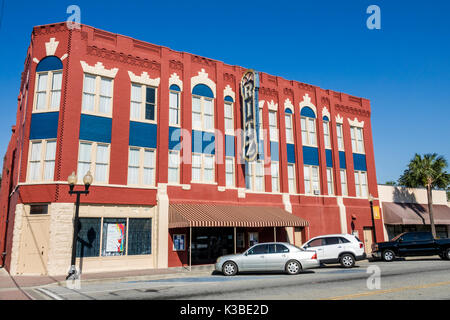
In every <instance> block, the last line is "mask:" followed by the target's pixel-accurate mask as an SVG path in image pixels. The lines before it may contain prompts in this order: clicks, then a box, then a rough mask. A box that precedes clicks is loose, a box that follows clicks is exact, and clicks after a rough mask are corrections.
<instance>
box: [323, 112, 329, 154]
mask: <svg viewBox="0 0 450 320" xmlns="http://www.w3.org/2000/svg"><path fill="white" fill-rule="evenodd" d="M323 140H324V143H325V148H326V149H331V137H330V119H328V117H327V116H324V117H323Z"/></svg>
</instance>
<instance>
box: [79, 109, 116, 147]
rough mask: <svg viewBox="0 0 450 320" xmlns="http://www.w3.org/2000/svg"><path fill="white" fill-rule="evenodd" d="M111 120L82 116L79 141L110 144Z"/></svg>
mask: <svg viewBox="0 0 450 320" xmlns="http://www.w3.org/2000/svg"><path fill="white" fill-rule="evenodd" d="M111 124H112V120H111V118H105V117H97V116H91V115H88V114H82V115H81V119H80V140H88V141H96V142H105V143H111Z"/></svg>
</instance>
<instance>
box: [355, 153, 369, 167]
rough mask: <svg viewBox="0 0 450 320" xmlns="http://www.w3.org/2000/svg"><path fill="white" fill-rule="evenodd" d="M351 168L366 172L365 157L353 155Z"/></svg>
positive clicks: (357, 154)
mask: <svg viewBox="0 0 450 320" xmlns="http://www.w3.org/2000/svg"><path fill="white" fill-rule="evenodd" d="M353 167H354V168H355V170H360V171H367V165H366V155H364V154H359V153H354V154H353Z"/></svg>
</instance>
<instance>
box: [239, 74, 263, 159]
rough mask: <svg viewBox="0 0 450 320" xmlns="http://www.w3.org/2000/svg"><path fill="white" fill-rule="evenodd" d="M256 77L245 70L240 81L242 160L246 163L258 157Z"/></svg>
mask: <svg viewBox="0 0 450 320" xmlns="http://www.w3.org/2000/svg"><path fill="white" fill-rule="evenodd" d="M258 85H259V84H258V76H257V74H256V73H255V72H254V71H253V70H247V71H246V72H245V73H244V75H243V76H242V79H241V96H242V114H243V117H242V119H243V128H244V159H245V161H247V162H250V161H254V160H256V158H257V156H258V136H257V134H258V108H257V106H256V104H257V103H258V97H257V94H258V93H257V88H258Z"/></svg>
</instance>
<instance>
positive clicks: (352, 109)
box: [335, 104, 370, 117]
mask: <svg viewBox="0 0 450 320" xmlns="http://www.w3.org/2000/svg"><path fill="white" fill-rule="evenodd" d="M335 108H336V110H337V111H342V112H345V113H349V114H352V115H355V116H360V117H370V111H368V110H363V109H360V108H355V107H349V106H346V105H342V104H335Z"/></svg>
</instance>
